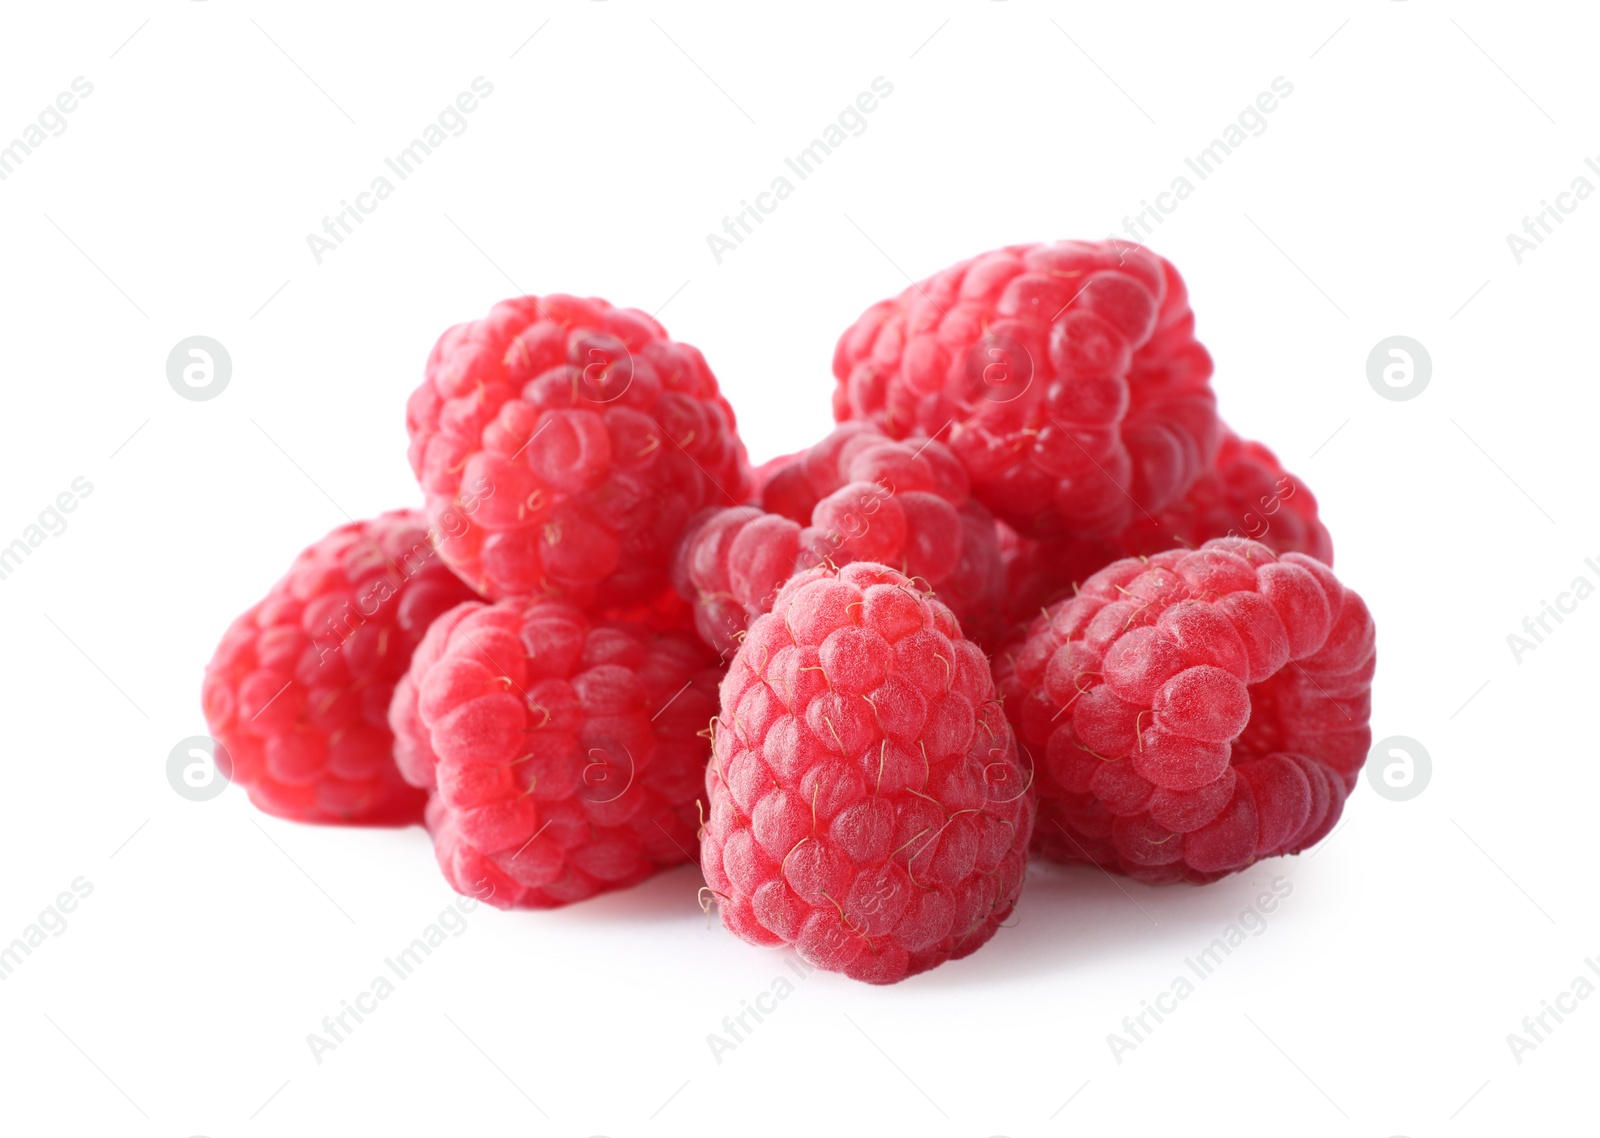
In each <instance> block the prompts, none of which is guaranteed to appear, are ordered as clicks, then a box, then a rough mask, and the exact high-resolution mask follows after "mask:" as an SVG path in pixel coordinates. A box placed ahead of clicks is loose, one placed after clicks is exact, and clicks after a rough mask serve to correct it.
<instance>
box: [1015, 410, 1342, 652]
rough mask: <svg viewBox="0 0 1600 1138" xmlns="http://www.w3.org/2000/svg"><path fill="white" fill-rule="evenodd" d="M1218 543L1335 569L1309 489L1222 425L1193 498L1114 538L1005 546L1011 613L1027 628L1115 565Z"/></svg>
mask: <svg viewBox="0 0 1600 1138" xmlns="http://www.w3.org/2000/svg"><path fill="white" fill-rule="evenodd" d="M1219 537H1245V538H1250V539H1251V540H1254V541H1259V542H1261V544H1263V545H1265V546H1268V547H1269V548H1271V549H1272V550H1273V551H1274V552H1276V553H1304V554H1306V555H1308V556H1310V557H1314V558H1316V559H1317V560H1318V561H1320V562H1322V563H1323V564H1324V565H1332V564H1333V538H1332V536H1331V535H1330V534H1329V533H1328V528H1327V527H1326V526H1325V525H1323V524H1322V520H1321V519H1320V518H1319V517H1318V516H1317V499H1316V495H1314V494H1312V492H1311V488H1310V487H1309V486H1307V485H1306V484H1305V483H1304V482H1303V481H1301V480H1300V479H1298V478H1296V477H1295V476H1294V475H1292V474H1290V473H1289V472H1288V471H1286V470H1284V468H1283V464H1282V463H1280V462H1279V461H1278V456H1277V455H1275V454H1273V453H1272V451H1270V450H1268V449H1267V448H1266V447H1265V446H1264V445H1262V444H1261V443H1258V442H1252V441H1250V440H1249V439H1241V438H1240V437H1239V436H1238V435H1236V434H1234V433H1233V432H1232V431H1231V430H1229V429H1228V428H1227V427H1226V425H1224V426H1223V427H1222V442H1221V444H1220V445H1219V446H1218V447H1217V458H1216V461H1215V462H1214V463H1213V464H1212V466H1211V469H1210V470H1208V471H1206V473H1204V474H1202V475H1201V476H1200V477H1199V479H1197V480H1196V481H1195V484H1194V485H1193V486H1191V487H1190V488H1189V492H1188V493H1187V494H1185V495H1184V496H1183V497H1182V498H1181V499H1179V500H1178V501H1176V502H1174V503H1173V504H1172V505H1170V506H1168V507H1167V508H1166V509H1165V510H1161V511H1159V512H1157V513H1156V514H1155V515H1154V516H1152V517H1141V518H1140V519H1138V520H1137V521H1135V522H1134V523H1133V524H1132V525H1131V526H1129V527H1128V528H1127V529H1125V530H1123V531H1122V532H1121V533H1119V534H1117V535H1116V536H1115V537H1111V538H1098V539H1096V538H1089V539H1082V540H1073V539H1066V540H1060V541H1028V540H1027V539H1025V538H1020V537H1012V538H1011V539H1010V540H1007V541H1005V542H1004V544H1003V548H1002V558H1003V560H1004V563H1005V570H1006V591H1005V593H1006V602H1007V613H1008V615H1009V616H1010V617H1011V618H1012V619H1013V620H1014V621H1016V620H1020V621H1021V622H1023V623H1026V622H1027V621H1031V620H1032V619H1033V618H1034V617H1035V616H1037V615H1038V614H1039V610H1040V609H1041V608H1043V607H1045V606H1046V605H1049V604H1051V603H1052V602H1054V601H1057V600H1059V599H1061V598H1062V597H1066V596H1070V595H1071V593H1072V590H1073V586H1075V585H1077V584H1079V583H1080V582H1082V581H1084V580H1085V579H1087V578H1088V577H1089V576H1090V575H1091V574H1093V573H1096V572H1098V571H1099V570H1101V569H1103V568H1105V567H1106V566H1107V565H1109V564H1111V563H1112V562H1113V561H1117V560H1120V559H1121V558H1124V557H1149V556H1152V555H1154V554H1156V553H1160V552H1161V551H1162V550H1165V549H1172V548H1174V547H1181V548H1186V549H1198V548H1199V547H1200V546H1201V545H1203V544H1205V543H1206V542H1208V541H1211V540H1212V539H1213V538H1219Z"/></svg>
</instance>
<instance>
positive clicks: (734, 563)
mask: <svg viewBox="0 0 1600 1138" xmlns="http://www.w3.org/2000/svg"><path fill="white" fill-rule="evenodd" d="M762 504H763V506H764V508H765V511H766V512H763V511H762V510H758V509H756V508H754V507H751V506H739V507H733V508H730V509H726V510H717V511H708V512H707V513H706V514H705V515H702V516H701V517H700V518H698V519H697V520H696V521H695V522H693V523H691V524H690V526H689V528H688V529H687V530H686V531H685V533H684V537H683V540H682V542H681V543H680V545H679V551H678V558H677V561H676V563H675V566H674V583H675V584H676V586H677V588H678V590H679V593H680V595H682V596H683V597H684V598H685V599H686V600H690V601H693V602H694V605H695V623H696V627H697V629H698V630H699V632H700V635H701V637H702V638H703V639H705V641H706V642H707V643H708V644H710V645H711V646H712V647H714V648H716V649H717V650H718V651H720V652H722V653H723V654H724V655H725V656H731V655H732V654H733V652H734V651H735V650H736V649H737V647H738V641H739V639H740V637H741V636H742V635H743V633H744V629H745V626H746V625H747V624H748V623H749V622H750V620H752V619H754V618H755V617H757V616H759V615H760V614H762V613H764V612H766V611H767V610H768V609H770V608H771V606H772V599H773V597H774V596H776V595H777V592H778V589H779V588H780V587H781V586H782V585H783V583H784V582H785V581H787V580H788V579H789V577H790V576H792V575H793V574H795V573H796V572H800V571H802V570H805V569H810V568H813V567H815V566H817V565H823V564H833V565H842V564H847V563H849V562H851V561H876V562H879V563H882V564H887V565H892V566H895V567H897V568H898V569H900V570H901V571H902V572H904V573H906V574H907V575H908V576H910V577H912V578H913V579H915V580H916V581H917V583H918V584H919V585H921V586H922V587H923V588H925V589H931V590H933V591H934V592H935V593H937V594H938V596H939V599H940V600H941V601H943V602H944V603H945V604H947V605H949V606H950V608H951V610H952V611H954V612H955V614H956V616H957V617H958V618H959V619H960V621H961V623H962V627H963V629H965V630H966V631H967V633H968V635H969V636H971V637H972V638H973V639H980V635H979V634H980V633H982V632H983V631H985V630H987V628H988V627H989V625H990V624H991V623H994V622H995V620H996V618H997V615H998V612H999V609H1000V606H1001V585H1002V583H1003V576H1002V567H1001V564H1000V548H999V543H998V537H997V532H996V529H995V522H994V518H993V517H992V516H991V515H990V514H989V511H988V510H986V509H984V508H983V506H982V505H980V504H979V503H978V502H977V501H975V500H973V499H972V498H970V497H968V487H967V477H966V473H965V472H964V471H963V470H962V468H961V464H960V463H959V462H958V461H957V460H956V457H955V455H954V454H952V453H951V451H950V448H949V447H947V446H945V445H944V444H943V443H939V442H934V441H932V440H927V439H924V440H921V441H913V442H896V441H895V440H893V439H890V438H888V437H887V436H885V435H884V434H882V433H881V432H879V431H878V430H877V429H876V428H874V427H872V426H870V425H869V424H866V423H847V424H845V425H844V426H842V427H840V428H839V429H838V430H836V431H834V432H833V433H832V434H831V435H829V436H828V437H827V438H826V439H824V440H823V441H822V442H820V443H818V444H817V445H816V446H814V447H812V448H811V449H810V450H809V451H805V452H802V453H801V454H799V455H795V456H793V457H792V458H791V459H790V460H789V461H788V462H787V464H786V465H782V466H779V467H777V468H776V469H772V470H771V471H770V473H769V476H768V478H767V480H766V482H765V484H764V486H763V487H762Z"/></svg>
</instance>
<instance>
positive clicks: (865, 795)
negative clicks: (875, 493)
mask: <svg viewBox="0 0 1600 1138" xmlns="http://www.w3.org/2000/svg"><path fill="white" fill-rule="evenodd" d="M706 793H707V796H708V798H707V801H708V803H709V813H708V816H707V820H706V824H705V829H704V831H703V835H702V843H701V861H700V864H701V868H702V870H703V871H704V873H705V878H706V885H707V886H708V887H709V889H710V890H711V892H712V895H713V896H714V897H715V898H716V900H717V905H718V909H719V911H720V913H721V916H722V921H723V924H724V925H725V926H726V927H727V928H728V929H729V930H730V931H731V932H733V933H735V934H736V935H738V936H739V937H741V938H743V939H744V940H747V941H750V942H752V943H754V944H758V945H781V944H791V945H793V946H794V947H795V949H796V950H797V951H798V952H799V953H800V955H801V956H802V957H804V958H805V959H806V960H807V961H809V962H810V963H812V964H813V965H815V966H817V967H820V968H825V969H829V970H832V971H837V972H843V973H844V974H845V975H847V976H850V977H852V978H854V979H858V980H864V981H866V982H868V983H874V984H888V983H894V982H896V981H899V980H903V979H905V978H906V977H908V976H912V975H915V974H917V973H919V972H924V971H926V970H928V969H930V968H933V967H935V966H937V965H939V964H942V963H944V962H946V961H949V960H955V959H958V958H960V957H963V956H966V955H967V954H969V953H971V952H973V951H975V950H976V949H977V948H978V947H979V946H981V945H982V944H983V943H984V942H985V941H987V940H988V939H989V938H990V937H991V936H993V935H994V933H995V930H996V929H997V928H998V927H999V925H1000V923H1001V922H1002V921H1004V920H1005V918H1006V917H1007V915H1009V914H1010V912H1011V911H1012V907H1013V906H1014V905H1015V903H1016V899H1017V894H1018V892H1019V891H1020V889H1021V887H1022V879H1023V871H1024V868H1025V864H1026V860H1027V851H1028V842H1029V838H1030V836H1031V834H1032V831H1033V817H1034V802H1033V791H1032V787H1031V783H1030V780H1029V777H1028V774H1027V772H1026V770H1025V768H1024V766H1023V765H1022V763H1021V762H1019V760H1018V757H1017V751H1016V746H1015V741H1014V740H1013V738H1012V735H1011V731H1010V728H1009V726H1008V725H1007V724H1006V721H1005V716H1004V715H1003V713H1002V712H1001V709H1000V706H999V704H998V702H997V701H996V699H995V690H994V685H993V681H992V679H991V677H990V675H989V669H988V663H987V660H986V659H985V658H984V656H983V654H982V652H981V651H979V650H978V648H977V647H976V646H974V645H973V644H972V643H971V642H970V641H969V640H967V639H966V637H965V636H963V635H962V632H961V628H960V625H959V624H958V623H957V621H956V619H955V618H954V616H953V615H952V614H951V612H950V610H949V609H948V608H946V607H945V606H944V605H943V604H941V603H940V602H939V601H937V600H934V599H932V598H930V597H929V596H927V595H926V594H925V593H923V592H921V591H919V590H917V589H916V588H914V587H912V584H911V581H910V579H909V578H907V577H906V576H905V575H903V574H901V573H899V572H897V571H896V570H893V569H891V568H889V567H887V566H884V565H880V564H875V563H873V562H865V561H862V562H853V563H851V564H848V565H845V566H844V567H842V568H838V569H834V568H831V567H828V566H823V567H819V568H816V569H812V570H809V571H806V572H804V573H802V574H800V575H799V576H797V577H795V578H793V579H792V580H790V581H789V582H788V583H787V584H786V585H785V586H784V587H783V588H782V590H781V591H780V592H779V593H778V595H777V597H776V598H775V600H774V602H773V605H772V610H771V611H770V612H768V613H765V614H763V615H760V616H758V617H756V618H755V620H754V621H753V622H752V623H751V625H750V628H749V633H748V635H747V636H746V637H745V639H744V643H743V644H742V646H741V647H740V648H739V651H738V653H737V654H736V655H735V656H734V658H733V661H732V663H731V664H730V665H729V668H728V676H727V679H726V680H725V681H724V683H723V685H722V691H721V709H720V713H719V716H718V719H717V723H716V728H715V732H714V737H713V748H712V761H711V765H710V766H709V768H708V769H707V771H706Z"/></svg>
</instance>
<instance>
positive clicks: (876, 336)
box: [833, 241, 1217, 538]
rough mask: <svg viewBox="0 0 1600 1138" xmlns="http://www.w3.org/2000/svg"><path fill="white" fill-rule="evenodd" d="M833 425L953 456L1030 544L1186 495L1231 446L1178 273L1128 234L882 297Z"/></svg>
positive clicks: (845, 348)
mask: <svg viewBox="0 0 1600 1138" xmlns="http://www.w3.org/2000/svg"><path fill="white" fill-rule="evenodd" d="M833 373H834V376H835V377H836V378H837V379H838V387H837V388H836V390H835V392H834V401H833V410H834V418H836V419H839V420H846V419H868V420H871V421H873V422H875V423H878V424H879V425H880V426H882V427H883V429H884V430H886V431H887V432H888V433H889V434H891V435H893V436H895V437H896V438H903V437H906V436H909V435H913V434H917V433H921V434H925V435H929V436H933V437H940V436H941V434H942V432H943V431H944V430H945V428H946V427H949V428H950V435H949V439H950V445H951V446H952V447H953V448H954V450H955V452H956V453H957V454H958V455H959V456H960V457H961V461H962V462H963V463H964V464H965V465H966V468H967V472H968V473H969V474H970V475H971V476H972V485H973V492H974V494H975V495H976V496H977V497H978V499H979V500H980V501H982V502H983V504H984V505H986V506H988V507H989V509H991V510H993V511H994V513H995V514H996V515H997V516H998V517H999V518H1000V519H1001V520H1003V521H1005V522H1006V523H1007V524H1009V525H1011V526H1013V527H1015V528H1016V529H1017V530H1018V531H1019V532H1021V533H1022V534H1024V535H1025V536H1027V537H1030V538H1060V537H1065V536H1068V535H1071V536H1075V537H1096V536H1106V535H1111V534H1115V533H1117V532H1119V531H1120V530H1122V529H1124V528H1126V527H1127V526H1128V525H1129V524H1130V523H1131V522H1132V521H1133V520H1134V519H1135V518H1137V517H1139V516H1140V511H1141V510H1143V511H1149V512H1154V511H1156V510H1159V509H1162V508H1163V507H1165V506H1166V505H1168V504H1169V503H1171V502H1173V501H1175V500H1176V499H1177V498H1178V497H1179V496H1180V495H1181V494H1182V493H1183V492H1184V491H1185V490H1187V489H1188V488H1189V485H1190V484H1191V483H1192V482H1193V481H1194V480H1195V479H1196V478H1197V477H1199V475H1200V474H1201V472H1202V471H1203V470H1205V468H1206V467H1207V466H1208V465H1209V463H1210V461H1211V457H1212V454H1213V452H1214V451H1215V449H1216V441H1217V438H1216V436H1217V417H1216V398H1215V396H1214V395H1213V394H1212V392H1211V387H1210V383H1209V380H1210V376H1211V358H1210V356H1208V355H1207V354H1206V350H1205V348H1203V347H1202V346H1201V345H1200V344H1199V342H1198V341H1196V340H1195V338H1194V314H1193V313H1192V312H1191V311H1190V310H1189V301H1188V294H1187V292H1186V290H1185V288H1184V284H1183V280H1182V278H1180V277H1179V276H1178V273H1177V270H1176V269H1174V268H1173V267H1172V266H1171V265H1170V264H1169V263H1168V262H1166V261H1165V260H1163V259H1162V258H1160V257H1158V256H1156V255H1155V254H1154V253H1152V252H1150V251H1149V250H1148V249H1145V248H1143V247H1141V246H1138V245H1130V244H1127V243H1126V242H1122V241H1104V242H1083V241H1059V242H1056V243H1054V244H1049V245H1013V246H1010V247H1008V248H1005V249H997V250H995V251H993V252H990V253H985V254H983V255H982V256H980V257H976V258H974V259H972V260H970V261H963V262H962V263H961V264H958V265H955V266H952V267H951V268H949V269H946V270H945V271H943V272H941V273H938V274H936V275H935V276H933V277H931V278H929V279H928V280H926V281H923V282H922V283H921V284H917V285H913V286H912V287H911V288H909V289H907V290H906V291H905V292H903V293H901V294H900V295H899V296H897V297H895V298H893V299H891V300H885V301H881V302H880V303H878V304H875V305H873V306H872V307H871V308H869V309H867V311H866V312H865V313H864V314H863V315H862V316H861V318H860V319H859V320H857V321H856V323H855V325H854V326H853V327H851V328H850V329H849V331H847V332H845V334H844V335H843V336H842V337H840V339H839V344H838V348H837V350H836V351H835V353H834V359H833Z"/></svg>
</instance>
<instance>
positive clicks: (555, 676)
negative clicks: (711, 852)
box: [389, 598, 721, 909]
mask: <svg viewBox="0 0 1600 1138" xmlns="http://www.w3.org/2000/svg"><path fill="white" fill-rule="evenodd" d="M720 676H721V672H720V669H717V668H716V667H715V661H714V659H713V657H712V655H711V653H710V652H709V651H707V649H706V648H705V647H704V646H703V645H701V644H700V643H699V642H698V641H697V640H696V639H695V637H694V635H693V634H692V633H691V632H688V631H687V630H686V629H685V630H677V631H674V630H666V631H663V630H661V629H659V628H651V627H650V626H648V625H646V624H641V623H634V622H627V621H613V620H603V619H597V618H593V617H591V616H589V615H587V614H586V613H584V612H583V611H582V610H580V609H578V608H577V607H575V606H573V605H571V604H569V603H567V602H565V601H561V600H556V599H550V598H544V599H534V600H529V599H526V598H511V599H508V600H503V601H499V602H497V603H495V604H492V605H486V604H482V603H471V604H465V605H462V606H460V607H458V608H456V609H453V610H452V611H450V612H448V613H446V614H445V615H444V616H443V617H441V618H440V619H439V620H438V621H436V622H435V623H434V625H433V627H432V628H431V629H429V630H428V635H427V638H426V639H425V640H424V641H423V643H422V645H421V647H419V648H418V650H417V653H416V655H415V657H414V659H413V661H412V666H411V670H410V671H409V672H408V673H407V674H406V676H405V678H404V679H403V680H401V682H400V684H399V685H398V687H397V688H396V689H395V693H394V701H393V704H392V706H391V707H390V710H389V719H390V722H391V724H392V725H393V728H394V732H395V740H396V746H395V755H396V759H397V761H398V762H399V765H400V769H401V772H402V773H403V774H404V775H405V777H406V778H407V779H408V780H410V782H411V783H412V784H413V785H414V786H417V787H420V788H424V789H426V790H427V791H431V792H432V795H433V797H432V798H431V799H430V800H429V802H428V813H427V821H428V828H429V830H430V831H431V832H432V833H433V838H434V851H435V853H436V855H437V856H438V859H439V866H440V868H441V869H442V870H443V871H444V875H445V877H446V879H448V880H449V882H450V884H451V885H453V886H454V887H455V888H456V890H457V891H458V892H460V893H463V894H469V895H473V896H479V897H486V899H488V900H489V901H490V903H491V904H493V905H496V906H499V907H500V908H535V909H547V908H553V907H556V906H559V905H567V904H571V903H572V902H574V901H581V900H584V899H585V898H587V897H592V896H594V895H595V894H597V893H602V892H606V891H609V890H614V889H623V888H626V887H627V886H630V885H633V884H636V883H637V882H639V881H642V880H644V879H645V878H646V877H649V876H650V875H652V874H654V873H657V872H659V871H660V870H662V869H666V868H668V867H671V866H673V865H678V864H681V863H683V862H686V861H692V860H694V852H695V842H696V838H695V830H696V827H697V825H698V822H699V813H698V809H697V805H696V800H697V799H698V798H699V796H700V789H701V787H702V785H703V783H704V778H705V765H706V758H707V756H708V754H709V753H710V746H709V744H708V742H707V739H706V735H707V732H706V724H707V723H708V722H709V721H710V719H711V716H712V713H713V711H714V710H715V707H716V692H717V683H718V680H719V679H720ZM486 895H487V896H486Z"/></svg>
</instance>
